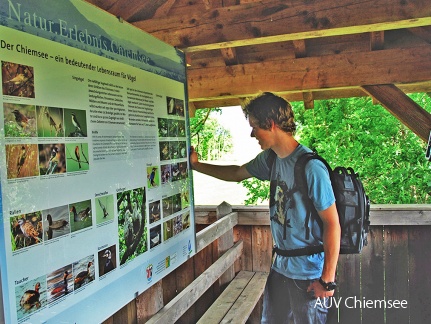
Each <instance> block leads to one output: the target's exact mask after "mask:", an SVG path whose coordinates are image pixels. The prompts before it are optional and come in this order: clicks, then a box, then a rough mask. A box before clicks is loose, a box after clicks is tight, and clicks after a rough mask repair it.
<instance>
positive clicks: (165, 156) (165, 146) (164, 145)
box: [159, 142, 171, 161]
mask: <svg viewBox="0 0 431 324" xmlns="http://www.w3.org/2000/svg"><path fill="white" fill-rule="evenodd" d="M159 149H160V160H161V161H165V160H170V159H171V154H170V151H169V142H159Z"/></svg>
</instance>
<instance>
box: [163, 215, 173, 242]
mask: <svg viewBox="0 0 431 324" xmlns="http://www.w3.org/2000/svg"><path fill="white" fill-rule="evenodd" d="M173 236H174V220H173V219H170V220H168V221H166V222H164V223H163V240H164V241H167V240H169V239H170V238H171V237H173Z"/></svg>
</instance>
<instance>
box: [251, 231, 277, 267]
mask: <svg viewBox="0 0 431 324" xmlns="http://www.w3.org/2000/svg"><path fill="white" fill-rule="evenodd" d="M272 247H273V241H272V235H271V229H270V227H269V226H253V229H252V252H251V256H252V258H253V271H269V269H270V268H271V260H272Z"/></svg>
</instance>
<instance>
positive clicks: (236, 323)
mask: <svg viewBox="0 0 431 324" xmlns="http://www.w3.org/2000/svg"><path fill="white" fill-rule="evenodd" d="M267 277H268V273H267V272H256V273H255V275H254V276H253V278H252V279H251V280H250V283H249V284H248V285H247V287H246V288H245V289H244V291H243V292H242V293H241V295H240V296H239V297H238V300H237V301H236V303H235V304H234V305H233V306H232V308H231V309H230V310H229V312H228V313H227V314H226V316H225V318H224V319H223V320H222V321H221V323H231V324H240V323H241V324H243V323H245V322H246V321H247V319H248V318H249V316H250V314H251V312H252V310H253V309H254V306H255V305H256V304H257V302H258V301H259V299H260V296H262V294H263V291H264V289H265V284H266V279H267Z"/></svg>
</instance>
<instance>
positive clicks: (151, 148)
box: [0, 0, 195, 323]
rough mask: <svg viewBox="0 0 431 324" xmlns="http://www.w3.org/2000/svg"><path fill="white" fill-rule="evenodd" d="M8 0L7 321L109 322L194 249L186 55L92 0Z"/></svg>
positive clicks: (3, 53)
mask: <svg viewBox="0 0 431 324" xmlns="http://www.w3.org/2000/svg"><path fill="white" fill-rule="evenodd" d="M0 4H1V6H0V8H1V9H0V10H1V12H0V45H1V46H0V59H1V66H2V79H1V82H2V96H1V99H0V100H1V103H0V106H1V109H2V110H1V113H0V127H1V130H0V150H1V160H0V168H1V173H0V177H1V182H0V184H1V187H0V188H1V196H0V207H1V208H0V211H1V216H0V219H1V225H2V226H1V228H0V241H1V259H0V262H1V280H2V282H1V283H2V285H1V288H2V295H3V306H4V315H5V320H6V322H7V323H23V322H25V323H36V322H37V323H39V322H47V323H59V322H62V323H63V322H64V323H68V322H73V323H75V322H76V323H88V322H93V323H97V322H101V321H103V320H104V319H106V318H107V317H109V316H110V315H112V314H113V313H115V312H116V311H117V310H118V309H120V308H121V307H122V306H124V305H125V304H126V303H128V302H129V301H131V300H132V299H133V298H134V297H136V296H137V295H138V294H140V293H142V292H143V291H145V290H146V289H147V288H149V287H150V286H151V285H152V284H154V283H155V282H157V281H158V280H160V279H161V278H162V277H163V276H165V275H166V274H168V273H169V272H171V271H172V270H173V269H175V268H176V267H178V266H179V265H180V264H182V263H183V262H185V261H186V260H187V259H188V258H190V257H191V256H192V255H193V254H194V253H195V228H194V210H193V192H192V179H191V172H190V170H189V167H188V154H189V146H190V142H189V127H188V115H187V93H186V73H185V58H184V53H182V52H180V51H178V50H176V49H175V48H173V47H171V46H168V45H167V44H164V43H162V42H161V41H159V40H157V39H156V38H154V37H152V36H150V35H148V34H145V33H143V32H142V31H141V30H139V29H137V28H135V27H133V26H131V25H129V24H127V23H122V22H121V21H119V20H118V19H117V18H116V17H114V16H111V15H109V14H107V13H105V12H103V11H101V10H99V9H98V8H96V7H93V6H92V5H90V4H88V3H86V2H84V1H81V0H71V1H66V0H62V1H58V0H38V1H30V0H20V1H14V0H0Z"/></svg>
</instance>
